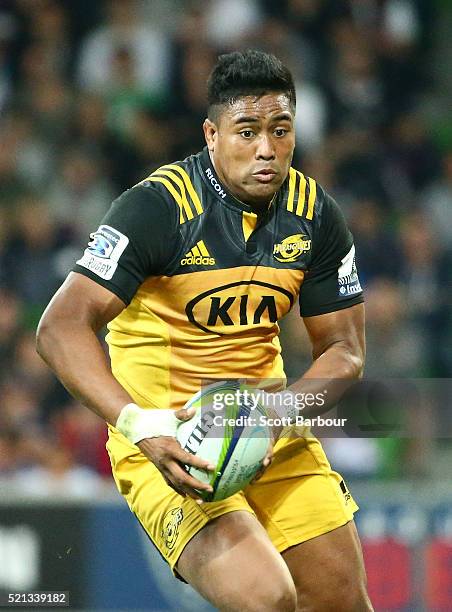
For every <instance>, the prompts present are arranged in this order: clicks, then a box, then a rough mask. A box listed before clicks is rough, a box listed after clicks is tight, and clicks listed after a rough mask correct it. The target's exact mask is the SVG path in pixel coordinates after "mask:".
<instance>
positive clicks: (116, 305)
mask: <svg viewBox="0 0 452 612" xmlns="http://www.w3.org/2000/svg"><path fill="white" fill-rule="evenodd" d="M124 308H125V304H124V302H122V300H120V299H119V298H118V297H117V296H116V295H114V294H113V293H111V291H108V289H105V288H104V287H102V286H101V285H98V284H97V283H95V282H93V281H92V280H90V279H89V278H87V277H85V276H82V275H81V274H76V273H74V272H71V274H70V275H69V276H68V278H67V279H66V281H65V282H64V284H63V285H62V286H61V287H60V289H59V290H58V292H57V293H56V294H55V296H54V297H53V299H52V301H51V302H50V304H49V305H48V306H47V308H46V310H45V312H44V314H43V316H42V319H41V321H40V323H39V326H38V333H37V350H38V353H39V354H40V355H41V357H42V358H43V359H44V360H45V361H46V362H47V364H48V365H49V366H50V367H51V368H52V370H53V371H54V372H55V374H56V375H57V376H58V378H59V379H60V380H61V382H62V383H63V385H64V386H65V387H66V388H67V390H68V391H69V392H70V393H71V394H72V395H73V396H74V397H76V398H77V399H78V400H79V401H80V402H81V403H83V404H84V405H85V406H87V407H88V408H90V409H91V410H93V411H94V412H95V413H96V414H98V415H99V416H100V417H102V418H103V419H104V420H105V421H107V422H108V423H111V424H112V425H115V423H116V421H117V419H118V416H119V413H120V411H121V409H122V408H123V407H124V406H125V405H126V404H128V403H130V402H133V400H132V398H131V397H130V395H129V394H128V393H127V392H126V391H125V390H124V389H123V387H122V386H121V385H120V384H119V383H118V382H117V380H116V379H115V378H114V377H113V375H112V373H111V370H110V367H109V365H108V361H107V358H106V356H105V353H104V351H103V349H102V346H101V344H100V342H99V340H98V338H97V336H96V333H97V332H98V331H99V330H100V329H102V327H103V326H104V325H106V324H107V323H108V322H109V321H111V320H112V319H114V318H115V317H116V316H117V315H118V314H119V313H120V312H121V311H122V310H123V309H124Z"/></svg>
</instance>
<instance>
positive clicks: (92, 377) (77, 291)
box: [37, 273, 213, 499]
mask: <svg viewBox="0 0 452 612" xmlns="http://www.w3.org/2000/svg"><path fill="white" fill-rule="evenodd" d="M124 308H125V304H124V302H123V301H122V300H120V299H119V298H118V297H117V296H116V295H114V294H113V293H112V292H111V291H109V290H108V289H105V288H104V287H102V286H101V285H99V284H97V283H95V282H94V281H92V280H91V279H89V278H87V277H85V276H82V275H81V274H77V273H71V274H70V275H69V276H68V278H67V279H66V281H65V282H64V284H63V285H62V287H61V288H60V290H59V291H58V292H57V293H56V294H55V296H54V298H53V299H52V301H51V302H50V304H49V306H48V307H47V309H46V311H45V312H44V314H43V316H42V319H41V321H40V324H39V327H38V334H37V350H38V352H39V354H40V355H41V357H42V358H43V359H44V360H45V361H46V362H47V364H48V365H49V366H50V367H51V368H52V370H53V371H54V372H55V373H56V375H57V376H58V378H59V379H60V380H61V382H62V383H63V384H64V386H65V387H66V388H67V389H68V391H69V392H70V393H71V394H72V395H73V396H74V397H76V398H77V399H78V400H80V402H82V403H83V404H84V405H85V406H87V407H88V408H90V409H91V410H93V411H94V412H95V413H96V414H98V415H99V416H100V417H102V418H103V419H104V420H105V421H107V422H108V423H111V424H112V425H116V422H117V420H118V416H119V414H120V412H121V410H122V409H123V408H124V406H126V405H127V404H130V403H133V400H132V398H131V397H130V395H129V394H128V393H127V392H126V391H125V389H124V388H123V387H122V386H121V385H120V384H119V383H118V381H117V380H116V379H115V378H114V376H113V374H112V372H111V370H110V366H109V364H108V361H107V358H106V356H105V353H104V351H103V349H102V346H101V344H100V342H99V340H98V338H97V335H96V333H97V332H98V331H99V330H100V329H101V328H102V327H103V326H104V325H105V324H106V323H108V322H109V321H111V320H112V319H114V318H115V317H116V316H117V315H118V314H119V313H120V312H121V311H122V310H123V309H124ZM143 408H145V406H144V407H143ZM154 412H156V413H157V412H160V411H159V410H155V411H154ZM175 414H176V417H177V418H179V419H184V420H185V419H186V418H187V417H189V416H192V415H188V413H187V411H186V410H179V411H178V412H177V413H175ZM137 446H138V447H139V448H140V449H141V451H142V452H143V453H144V454H145V455H146V457H147V458H148V459H149V460H150V461H152V462H153V463H154V464H155V465H156V467H157V468H158V469H159V470H160V471H161V473H162V475H163V477H164V478H165V480H166V482H167V483H168V484H169V485H170V486H172V487H173V488H174V489H175V490H176V491H177V492H178V493H180V494H181V495H184V496H185V495H189V496H190V497H193V498H194V499H198V498H199V497H200V495H199V493H198V492H197V491H195V489H205V490H208V491H211V490H212V489H211V487H210V485H206V484H204V483H202V482H201V481H199V480H197V479H195V478H193V477H192V476H190V475H189V474H187V473H186V471H185V470H184V469H183V464H190V465H194V466H196V467H198V468H201V469H209V470H211V469H213V466H211V465H210V464H209V463H208V462H207V461H204V460H203V459H200V458H199V457H195V456H192V455H190V454H189V453H186V452H185V451H184V450H183V449H182V448H181V447H180V445H179V444H178V442H177V441H176V439H175V438H174V437H168V436H167V435H160V436H158V437H152V438H148V437H144V438H143V439H142V440H140V441H139V442H138V443H137Z"/></svg>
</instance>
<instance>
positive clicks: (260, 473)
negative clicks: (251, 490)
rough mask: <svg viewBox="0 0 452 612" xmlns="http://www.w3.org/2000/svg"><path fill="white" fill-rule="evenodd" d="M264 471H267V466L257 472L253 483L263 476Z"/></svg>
mask: <svg viewBox="0 0 452 612" xmlns="http://www.w3.org/2000/svg"><path fill="white" fill-rule="evenodd" d="M264 472H265V467H262V468H261V469H260V470H259V471H258V472H256V475H255V476H254V478H253V479H252V480H251V484H254V483H255V482H257V481H258V480H259V478H261V477H262V476H263V474H264Z"/></svg>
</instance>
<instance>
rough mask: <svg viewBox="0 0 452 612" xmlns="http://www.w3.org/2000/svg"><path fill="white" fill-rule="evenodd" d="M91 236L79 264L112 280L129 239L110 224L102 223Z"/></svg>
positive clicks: (105, 278)
mask: <svg viewBox="0 0 452 612" xmlns="http://www.w3.org/2000/svg"><path fill="white" fill-rule="evenodd" d="M90 238H91V241H90V242H89V243H88V246H87V248H86V249H85V252H84V253H83V256H82V257H81V258H80V259H79V260H78V261H77V264H78V265H79V266H83V267H84V268H86V269H87V270H90V271H91V272H94V274H97V276H99V277H100V278H103V279H104V280H110V279H111V278H113V274H114V273H115V271H116V268H117V267H118V261H119V258H120V257H121V255H122V254H123V252H124V250H125V248H126V246H127V245H128V244H129V239H128V238H127V236H125V235H124V234H121V232H118V230H116V229H114V228H113V227H110V226H109V225H101V226H100V227H99V229H98V230H97V231H96V232H94V233H92V234H91V235H90Z"/></svg>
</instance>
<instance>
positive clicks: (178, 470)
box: [168, 462, 213, 497]
mask: <svg viewBox="0 0 452 612" xmlns="http://www.w3.org/2000/svg"><path fill="white" fill-rule="evenodd" d="M168 469H169V470H170V471H171V475H172V482H174V483H175V485H176V486H177V487H179V488H181V489H182V490H183V491H185V492H186V493H187V495H190V497H194V496H196V497H201V496H200V494H199V493H198V491H195V489H198V490H201V491H207V492H209V493H210V492H212V491H213V489H212V487H211V485H210V484H208V483H206V482H201V481H200V480H198V479H197V478H194V477H193V476H191V475H190V474H188V472H186V471H185V470H184V468H183V467H182V466H180V465H179V464H178V463H176V462H172V463H171V465H168Z"/></svg>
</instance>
